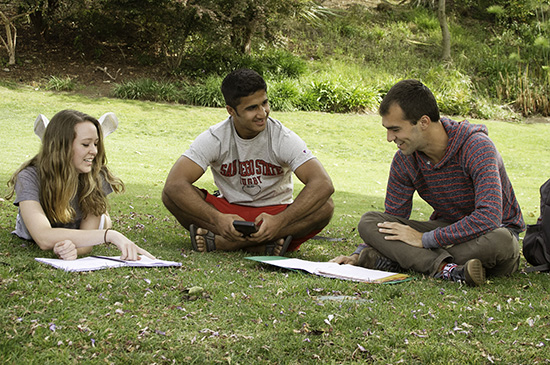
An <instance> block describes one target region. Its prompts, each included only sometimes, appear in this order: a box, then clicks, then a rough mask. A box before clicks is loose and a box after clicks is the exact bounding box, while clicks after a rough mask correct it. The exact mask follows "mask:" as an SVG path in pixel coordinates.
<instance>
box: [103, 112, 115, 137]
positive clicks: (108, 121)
mask: <svg viewBox="0 0 550 365" xmlns="http://www.w3.org/2000/svg"><path fill="white" fill-rule="evenodd" d="M99 124H100V125H101V130H102V131H103V137H107V136H108V135H109V134H111V133H113V132H114V131H115V130H116V129H117V127H118V118H117V117H116V115H115V113H105V114H103V115H102V116H101V117H100V118H99Z"/></svg>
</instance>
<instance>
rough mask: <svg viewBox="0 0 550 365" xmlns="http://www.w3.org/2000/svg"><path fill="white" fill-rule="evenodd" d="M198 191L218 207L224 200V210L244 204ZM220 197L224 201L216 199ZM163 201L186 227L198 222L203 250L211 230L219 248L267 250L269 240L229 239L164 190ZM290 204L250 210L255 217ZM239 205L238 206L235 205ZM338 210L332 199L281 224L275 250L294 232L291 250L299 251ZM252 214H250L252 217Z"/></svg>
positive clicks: (225, 211) (198, 244) (197, 237)
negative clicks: (192, 213)
mask: <svg viewBox="0 0 550 365" xmlns="http://www.w3.org/2000/svg"><path fill="white" fill-rule="evenodd" d="M195 193H196V194H198V195H199V196H200V198H201V199H203V200H205V201H206V202H207V203H209V204H210V205H212V206H213V207H214V208H216V209H218V207H217V205H218V203H220V204H222V203H223V209H224V210H223V211H222V210H220V209H218V210H219V211H222V212H223V213H227V214H229V213H233V214H237V213H236V212H230V211H227V210H228V209H229V210H231V209H232V208H233V207H239V208H238V209H243V207H242V206H234V205H231V204H229V203H227V201H224V202H221V199H222V198H216V197H213V196H212V195H209V194H208V193H207V192H205V191H204V190H201V189H198V188H195ZM216 199H220V201H218V200H216ZM162 201H163V203H164V205H165V206H166V208H167V209H168V210H169V211H170V212H171V213H172V214H173V215H174V216H175V217H176V219H177V220H178V222H180V224H181V225H182V226H183V227H185V228H186V229H187V230H189V228H190V226H191V224H194V225H195V226H196V227H198V229H197V236H196V237H195V239H196V242H197V246H198V249H199V251H201V248H202V249H203V250H205V247H206V243H205V239H206V238H205V236H206V234H207V233H208V232H212V233H214V234H215V245H216V249H219V250H224V251H235V250H240V249H244V250H246V251H249V252H263V251H265V245H266V244H267V243H268V242H263V243H261V244H258V243H257V242H253V241H248V240H245V241H228V240H226V239H224V238H223V237H221V236H219V235H218V232H216V228H215V226H213V225H212V224H210V223H209V222H208V221H207V220H206V219H205V218H206V217H196V216H192V215H191V214H190V213H189V212H187V211H184V210H182V209H181V208H180V207H179V206H177V205H176V204H175V203H174V202H173V200H172V199H171V198H170V197H169V196H168V195H167V194H165V193H164V192H163V194H162ZM285 208H286V206H285V205H281V206H277V207H275V208H274V207H264V208H250V210H251V211H252V210H255V212H254V213H251V214H252V216H253V217H254V218H255V217H256V216H257V215H259V214H260V213H261V212H262V211H263V209H278V211H277V210H275V211H273V210H271V211H268V213H269V214H277V213H278V212H281V211H283V210H284V209H285ZM235 209H237V208H235ZM333 212H334V204H333V202H332V199H329V200H328V201H327V202H326V203H325V204H324V205H323V206H322V207H321V208H320V209H318V210H317V211H315V212H313V213H311V214H310V215H308V216H306V217H304V218H303V219H301V220H298V221H295V222H293V223H291V224H290V225H288V226H286V227H281V230H280V232H279V237H278V238H277V239H276V240H275V244H276V247H275V252H274V253H275V254H278V253H277V250H278V249H280V248H281V247H282V244H283V241H284V238H285V237H287V236H292V237H293V240H292V242H291V244H290V247H289V251H295V250H297V249H298V248H299V247H300V245H301V244H302V243H303V242H305V241H306V240H308V239H309V238H311V237H313V236H314V235H315V234H317V233H318V232H320V231H321V230H322V229H323V228H324V227H325V226H326V225H327V224H328V223H329V222H330V219H331V218H332V214H333ZM252 216H250V217H252ZM249 219H250V220H253V219H252V218H249Z"/></svg>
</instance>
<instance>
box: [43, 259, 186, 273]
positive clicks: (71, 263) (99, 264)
mask: <svg viewBox="0 0 550 365" xmlns="http://www.w3.org/2000/svg"><path fill="white" fill-rule="evenodd" d="M35 260H36V261H38V262H42V263H44V264H47V265H51V266H53V267H55V268H57V269H62V270H65V271H71V272H77V271H94V270H101V269H108V268H116V267H164V266H181V262H175V261H166V260H158V259H156V260H152V259H150V258H149V257H147V256H140V260H137V261H123V260H121V261H115V260H120V256H98V257H94V256H88V257H83V258H81V259H76V260H61V259H45V258H38V257H37V258H35Z"/></svg>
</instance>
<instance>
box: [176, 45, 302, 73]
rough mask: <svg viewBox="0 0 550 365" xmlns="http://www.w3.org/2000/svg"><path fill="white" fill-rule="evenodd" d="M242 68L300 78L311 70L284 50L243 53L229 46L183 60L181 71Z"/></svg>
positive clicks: (226, 71)
mask: <svg viewBox="0 0 550 365" xmlns="http://www.w3.org/2000/svg"><path fill="white" fill-rule="evenodd" d="M239 68H250V69H253V70H255V71H256V72H258V73H259V74H260V75H265V76H268V75H269V76H271V77H298V76H300V75H302V74H304V73H305V72H306V71H307V65H306V63H305V61H304V60H302V59H301V58H300V57H297V56H295V55H293V54H292V53H290V52H287V51H284V50H277V49H275V50H270V51H265V52H261V53H255V54H251V55H248V54H240V53H238V52H236V51H235V50H233V49H231V48H227V47H219V48H212V49H208V50H206V51H204V52H201V53H197V54H195V55H192V56H188V57H186V58H184V59H183V60H182V63H181V66H180V68H179V69H178V73H179V74H181V75H187V76H191V77H199V78H200V77H205V76H208V75H218V76H224V77H225V75H227V74H228V73H230V72H231V71H233V70H236V69H239Z"/></svg>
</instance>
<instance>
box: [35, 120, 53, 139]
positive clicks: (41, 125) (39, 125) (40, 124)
mask: <svg viewBox="0 0 550 365" xmlns="http://www.w3.org/2000/svg"><path fill="white" fill-rule="evenodd" d="M49 122H50V121H49V120H48V118H46V116H45V115H44V114H38V117H36V120H35V121H34V134H36V135H37V136H38V138H40V139H42V136H43V135H44V131H46V127H47V126H48V123H49Z"/></svg>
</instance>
